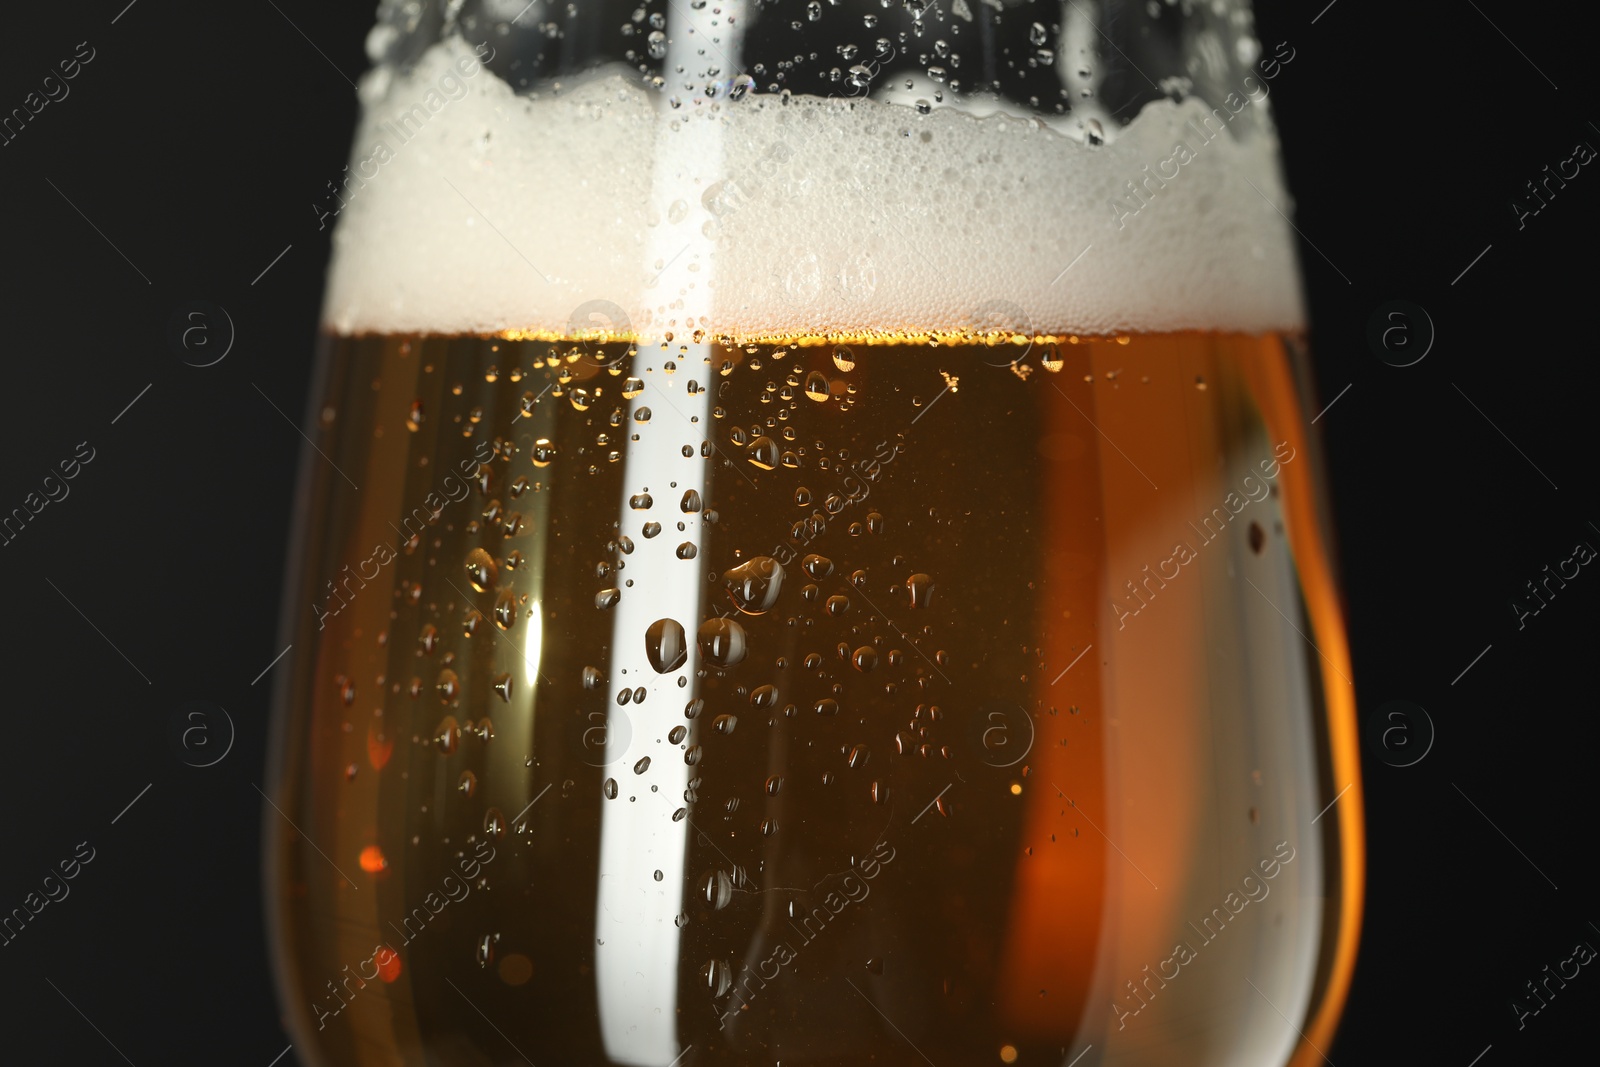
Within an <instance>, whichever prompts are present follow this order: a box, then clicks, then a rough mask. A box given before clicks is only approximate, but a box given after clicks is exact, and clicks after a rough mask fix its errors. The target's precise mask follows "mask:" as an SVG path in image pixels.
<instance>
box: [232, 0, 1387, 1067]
mask: <svg viewBox="0 0 1600 1067" xmlns="http://www.w3.org/2000/svg"><path fill="white" fill-rule="evenodd" d="M368 49H369V52H370V54H371V58H372V61H373V68H372V70H371V71H370V72H369V73H368V74H367V75H366V76H365V78H364V80H363V82H362V85H361V98H362V102H363V107H364V118H363V121H362V124H361V127H360V131H359V133H358V136H357V140H356V144H355V148H354V152H353V155H352V160H351V164H350V166H349V167H348V168H347V170H346V171H345V172H344V173H343V174H342V175H340V176H339V178H338V179H337V180H335V181H333V182H330V183H329V188H328V193H327V195H326V196H325V197H324V198H323V199H322V200H321V201H319V203H318V204H317V205H316V206H315V208H314V210H315V211H316V212H317V213H318V216H319V219H320V221H321V222H322V224H323V225H326V226H333V227H335V231H334V258H333V262H332V266H331V270H330V277H329V283H328V290H327V297H326V310H325V316H324V321H325V343H324V345H323V348H322V352H321V354H320V358H319V361H318V364H317V370H316V374H317V380H316V383H315V385H314V388H315V389H316V391H317V396H318V397H319V399H318V400H317V402H316V403H315V404H314V405H313V408H312V410H313V413H314V414H313V422H314V425H313V426H312V427H310V428H309V431H308V432H309V439H310V440H312V441H313V442H314V445H313V447H312V448H310V449H309V450H308V451H307V452H306V453H305V456H304V460H303V464H304V465H303V470H302V479H301V486H302V493H301V497H300V502H299V508H300V511H299V514H298V515H297V517H296V520H295V529H296V531H297V539H296V548H295V550H294V556H293V560H292V564H291V570H290V579H289V586H288V589H287V594H286V622H285V626H286V637H285V641H286V642H289V643H292V646H293V651H292V653H291V654H290V657H289V658H288V659H287V660H286V661H285V663H286V665H287V666H286V668H284V669H281V670H280V675H279V679H278V681H279V686H278V691H277V705H276V707H277V721H276V724H275V729H274V741H273V753H272V757H271V766H270V768H269V777H268V786H267V792H268V795H269V797H270V800H271V806H269V807H268V808H266V809H264V813H263V817H264V819H265V825H266V827H267V829H268V845H267V851H266V860H265V866H266V879H267V893H268V899H269V901H270V904H269V914H270V925H271V931H272V936H273V938H274V942H275V945H274V948H275V956H276V961H277V962H276V968H277V971H276V980H277V987H278V990H279V993H280V997H281V1002H282V1007H283V1011H284V1013H285V1016H286V1018H287V1019H288V1021H289V1025H290V1027H291V1028H292V1031H293V1033H294V1036H295V1048H296V1051H297V1054H298V1055H300V1056H301V1057H302V1059H303V1060H304V1061H305V1062H307V1063H308V1064H317V1065H346V1064H417V1065H420V1064H451V1065H480V1064H482V1065H487V1064H516V1063H529V1064H538V1065H540V1067H545V1065H548V1064H563V1065H594V1067H600V1065H629V1067H680V1065H682V1067H731V1065H736V1064H737V1065H743V1064H762V1065H782V1067H793V1065H804V1064H818V1065H824V1064H825V1065H830V1067H866V1065H868V1064H871V1065H875V1067H900V1065H905V1067H917V1065H920V1064H924V1063H926V1064H930V1065H934V1067H959V1065H985V1064H1011V1063H1020V1064H1051V1065H1053V1067H1094V1065H1118V1067H1122V1065H1128V1067H1146V1065H1166V1064H1182V1065H1186V1067H1211V1065H1216V1067H1223V1065H1226V1067H1283V1065H1285V1064H1297V1065H1309V1064H1311V1063H1315V1062H1320V1060H1321V1058H1322V1054H1323V1052H1324V1051H1325V1050H1327V1049H1328V1048H1329V1047H1330V1046H1329V1043H1330V1041H1331V1039H1332V1036H1333V1032H1334V1028H1335V1026H1336V1024H1337V1020H1338V1015H1339V1012H1340V1010H1341V1008H1342V1006H1343V1003H1344V999H1345V995H1346V989H1347V986H1348V983H1349V979H1350V975H1351V970H1352V967H1353V965H1354V951H1355V943H1356V939H1357V934H1358V927H1359V920H1360V907H1361V886H1362V878H1363V870H1362V864H1363V852H1362V843H1361V830H1360V826H1361V785H1360V782H1359V777H1358V766H1357V762H1358V761H1357V755H1356V748H1355V744H1356V742H1355V726H1354V696H1353V688H1352V685H1351V680H1350V674H1351V670H1350V666H1349V662H1348V656H1347V650H1346V644H1345V638H1344V634H1343V630H1342V622H1341V617H1340V605H1339V596H1338V592H1337V587H1336V583H1335V579H1334V576H1333V574H1332V570H1331V563H1330V551H1329V540H1328V526H1327V524H1326V513H1325V511H1324V510H1323V496H1322V491H1321V488H1320V483H1321V478H1320V474H1319V468H1318V458H1317V447H1316V443H1315V441H1314V440H1313V439H1312V436H1311V429H1310V427H1309V425H1308V421H1307V419H1308V411H1313V410H1315V408H1314V407H1313V406H1312V404H1313V401H1312V398H1311V379H1310V377H1309V375H1308V369H1307V358H1306V355H1305V353H1304V351H1303V348H1302V340H1301V338H1302V330H1303V324H1304V319H1303V315H1304V310H1303V302H1302V297H1301V291H1300V282H1299V274H1298V267H1297V262H1296V255H1295V245H1294V238H1293V233H1292V229H1291V226H1290V223H1289V221H1288V214H1289V212H1290V211H1291V206H1290V202H1289V199H1288V196H1287V194H1286V192H1285V189H1284V186H1283V183H1282V180H1281V177H1280V170H1279V164H1278V159H1277V145H1276V140H1275V136H1274V128H1273V124H1272V121H1271V118H1270V114H1269V110H1268V108H1269V100H1268V97H1269V95H1270V90H1271V88H1273V82H1274V79H1277V78H1279V77H1292V76H1293V67H1292V64H1293V59H1294V49H1293V47H1292V44H1291V43H1289V42H1283V43H1278V42H1265V41H1259V40H1258V39H1257V37H1256V34H1255V29H1254V24H1253V21H1252V18H1251V13H1250V10H1249V8H1248V6H1246V5H1245V4H1243V3H1241V2H1237V0H1225V2H1219V3H1217V4H1208V5H1172V4H1149V5H1146V4H1142V3H1140V4H1128V3H1119V2H1110V0H1106V2H1098V3H1097V2H1091V0H1076V2H1068V3H1066V4H1059V3H1043V2H1030V0H1021V2H1016V0H1007V2H1004V3H1001V2H999V0H949V2H923V0H906V2H903V3H902V2H900V0H893V2H890V0H828V2H822V0H811V2H809V3H807V2H803V0H794V2H786V3H764V4H757V3H752V2H748V0H669V2H665V3H661V2H654V0H643V2H637V3H636V2H632V0H630V2H629V3H622V4H618V3H610V2H604V0H597V2H594V3H581V4H556V3H548V2H544V0H534V2H532V3H524V2H522V0H511V2H502V0H466V2H464V3H463V2H461V0H451V2H444V0H437V2H435V0H428V2H410V3H399V2H385V3H384V4H383V5H382V8H381V10H380V16H379V24H378V26H377V28H376V29H374V30H373V32H372V34H371V36H370V38H369V40H368ZM1280 84H1281V83H1280Z"/></svg>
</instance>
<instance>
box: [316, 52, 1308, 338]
mask: <svg viewBox="0 0 1600 1067" xmlns="http://www.w3.org/2000/svg"><path fill="white" fill-rule="evenodd" d="M452 64H459V66H458V67H457V68H456V70H457V73H459V72H460V71H461V70H465V69H471V68H473V67H474V66H475V60H474V58H473V55H472V53H471V51H470V50H469V49H468V48H467V46H466V45H465V44H464V43H463V42H461V41H460V40H459V39H452V40H449V41H445V42H443V43H441V44H438V45H436V46H434V47H433V48H432V49H431V50H430V51H429V52H428V53H427V54H426V55H425V56H424V57H423V58H422V60H421V61H419V62H418V64H417V65H416V67H415V68H414V69H413V70H412V71H411V72H409V73H407V74H405V75H403V76H402V75H395V74H393V73H392V72H390V71H388V70H385V69H379V70H376V71H373V72H371V73H369V74H368V75H367V76H366V78H365V79H364V80H363V84H362V96H363V101H364V104H365V114H364V117H363V120H362V123H361V128H360V131H359V133H358V135H357V139H356V148H355V152H354V160H355V161H356V162H353V163H352V165H351V168H350V172H351V173H352V174H357V173H360V174H361V175H363V177H364V185H362V186H360V187H359V188H356V187H355V183H354V182H352V183H351V186H350V187H351V188H353V189H354V190H355V191H354V193H353V195H351V196H349V197H348V198H346V200H347V202H346V206H344V208H343V209H342V210H341V211H340V212H339V216H338V220H337V229H336V231H335V233H334V239H333V242H334V255H333V263H332V266H331V268H330V277H329V284H328V292H327V302H326V306H325V310H324V320H325V324H326V326H327V327H328V328H329V329H331V330H333V331H336V332H339V333H365V332H387V333H409V332H436V333H503V332H514V333H515V332H526V333H529V334H548V335H561V334H568V333H570V332H571V331H572V329H573V326H572V323H573V321H574V313H575V312H579V311H580V309H583V311H582V312H581V314H583V315H584V317H583V318H582V323H581V324H582V325H583V326H584V327H585V328H589V329H593V328H596V327H599V328H603V327H605V326H607V325H608V323H610V322H611V320H614V319H615V318H617V312H616V311H615V310H614V309H613V310H610V311H601V312H599V313H598V314H596V315H593V316H590V315H588V314H587V313H588V312H590V311H593V310H594V308H596V307H597V306H602V307H612V306H614V307H615V308H620V309H621V313H622V314H623V315H625V316H626V320H627V322H626V324H627V325H630V326H631V327H632V329H633V330H634V331H635V332H636V333H637V334H639V335H640V336H641V337H643V338H646V339H652V340H653V339H657V338H660V337H662V336H664V334H666V333H668V332H675V334H677V335H678V336H680V337H681V336H682V335H683V334H687V333H691V332H692V331H693V330H694V329H704V330H706V331H708V333H711V334H716V335H722V334H730V335H734V336H738V337H754V336H767V337H771V336H800V337H805V336H830V337H838V338H845V337H852V338H857V339H860V338H864V337H869V336H872V335H875V334H905V333H909V334H913V335H929V334H947V335H948V334H970V333H973V332H977V333H986V332H991V331H1002V330H1004V331H1015V332H1019V333H1033V334H1041V335H1042V334H1058V335H1059V334H1065V333H1080V334H1105V333H1115V332H1123V331H1141V332H1155V331H1166V330H1176V329H1200V330H1230V331H1244V332H1266V331H1273V330H1292V329H1296V328H1298V327H1300V325H1301V324H1302V321H1303V309H1302V304H1301V294H1300V288H1299V275H1298V268H1297V264H1296V259H1295V253H1294V244H1293V240H1292V236H1291V232H1290V227H1289V223H1288V220H1287V218H1286V217H1285V215H1286V214H1287V213H1288V212H1289V211H1290V210H1291V205H1290V200H1289V197H1288V195H1287V193H1286V192H1285V191H1284V188H1283V184H1282V181H1281V179H1280V176H1279V169H1278V159H1277V142H1276V139H1275V138H1274V137H1273V136H1272V134H1271V133H1270V122H1266V121H1259V120H1264V119H1265V118H1266V116H1265V114H1260V115H1257V116H1255V117H1256V118H1257V120H1258V122H1257V123H1256V129H1255V132H1254V133H1253V134H1252V135H1251V136H1249V137H1247V138H1238V139H1236V138H1235V136H1234V133H1233V131H1232V130H1231V129H1224V128H1222V127H1223V126H1224V121H1223V120H1225V119H1226V118H1227V117H1228V112H1227V111H1226V110H1222V109H1218V111H1217V112H1216V116H1213V112H1212V111H1211V109H1208V108H1207V107H1205V106H1204V105H1203V104H1202V103H1200V102H1199V101H1198V100H1193V99H1191V100H1188V101H1185V102H1184V103H1181V104H1175V103H1172V102H1170V101H1165V100H1163V101H1157V102H1153V103H1151V104H1148V105H1147V106H1146V107H1145V108H1144V110H1143V111H1142V112H1141V113H1140V114H1139V116H1138V117H1137V118H1136V119H1135V120H1134V121H1133V122H1132V123H1130V124H1129V125H1128V126H1127V127H1126V128H1125V129H1123V130H1121V131H1120V132H1119V133H1118V135H1117V137H1116V138H1115V140H1114V141H1112V142H1111V143H1109V144H1104V145H1099V146H1089V145H1084V144H1081V143H1079V142H1078V141H1076V140H1074V139H1072V138H1070V137H1068V136H1066V135H1064V134H1062V133H1060V132H1058V131H1057V130H1055V129H1052V128H1050V127H1049V126H1047V125H1046V124H1045V123H1043V122H1042V121H1039V120H1036V119H1031V118H1018V117H1014V116H1008V115H1003V114H991V115H988V116H985V117H983V118H976V117H974V116H972V115H969V114H965V113H962V112H961V111H959V110H956V109H954V108H949V107H945V108H938V109H935V110H933V111H932V113H930V114H927V115H922V114H918V113H917V112H916V110H915V109H913V108H907V107H904V106H901V105H898V104H889V103H881V102H878V101H873V100H860V99H857V100H850V99H823V98H816V97H792V98H787V99H786V100H785V99H783V98H780V97H777V96H773V95H764V94H758V95H752V96H747V97H745V98H744V99H742V100H737V101H733V100H722V101H719V102H716V103H712V102H709V101H705V100H703V99H702V100H699V101H698V102H697V101H696V100H695V99H690V100H686V101H684V102H683V104H682V106H681V107H680V108H677V109H672V108H669V107H667V106H665V102H664V101H661V100H659V99H658V97H659V94H658V93H655V92H650V91H647V90H646V89H644V88H641V87H639V85H638V84H637V78H636V77H629V76H627V75H625V74H615V73H611V74H601V75H596V76H592V77H590V78H589V79H588V80H585V81H581V82H579V83H576V84H573V85H571V86H570V87H569V88H565V89H562V90H561V91H559V92H549V91H547V92H545V93H542V94H541V95H540V96H539V98H537V99H530V98H526V97H519V96H517V95H516V94H515V93H514V92H513V91H512V89H511V87H510V86H508V85H507V84H506V83H505V82H503V81H501V80H500V79H499V78H497V77H496V76H495V75H494V74H492V73H490V72H489V71H487V70H483V69H476V70H474V73H472V74H471V75H470V76H467V77H458V78H452V77H451V76H450V73H449V72H450V69H451V65H452ZM462 86H464V87H465V88H464V92H463V91H462V89H461V87H462ZM446 90H448V92H446ZM430 93H431V94H432V95H431V96H430ZM452 93H453V94H456V96H455V98H454V99H452V98H451V95H450V94H452ZM1235 99H1237V98H1235ZM430 103H431V104H432V105H434V106H433V107H432V108H429V107H428V104H430ZM1246 106H1247V107H1253V108H1255V109H1256V110H1257V111H1263V112H1264V108H1262V106H1261V105H1260V104H1259V103H1258V104H1249V105H1246ZM408 113H409V114H411V115H412V118H411V119H410V122H409V126H408V127H407V128H406V129H405V130H401V128H400V127H399V126H398V123H399V120H400V119H401V118H402V117H403V116H405V115H407V114H408ZM1218 116H1219V117H1218ZM1203 120H1209V128H1208V127H1206V126H1205V125H1204V124H1203ZM662 123H665V124H668V126H669V128H671V127H672V125H673V124H676V128H677V129H680V130H684V129H686V128H687V125H688V124H692V123H715V124H718V125H720V126H721V130H720V137H719V140H720V142H721V144H722V145H723V146H724V151H725V159H726V162H725V165H724V166H723V168H722V173H723V174H724V175H725V178H724V180H723V181H722V182H721V183H720V185H719V184H718V183H716V182H706V183H704V188H702V190H701V198H700V200H699V201H698V202H696V201H689V200H684V199H676V200H672V201H671V202H660V201H665V200H666V197H665V196H663V195H661V194H659V193H657V192H655V191H653V189H652V174H653V173H656V172H657V171H656V168H657V166H658V163H661V162H664V163H666V164H667V165H668V166H669V167H670V165H671V161H670V160H665V161H658V160H657V159H655V158H654V156H655V154H656V153H658V152H666V151H670V146H671V144H672V143H673V138H672V137H670V136H666V137H663V136H658V134H657V126H658V124H662ZM1208 129H1209V133H1210V139H1209V140H1208V139H1207V131H1208ZM684 140H685V141H686V142H688V141H693V140H695V139H694V138H688V137H686V138H684ZM1179 143H1182V144H1183V145H1185V146H1187V147H1186V150H1185V152H1182V153H1176V156H1175V152H1176V146H1177V145H1178V144H1179ZM380 144H381V145H382V146H383V147H382V149H380V148H379V145H380ZM663 145H665V146H667V147H662V146H663ZM375 154H376V158H377V159H382V158H384V157H387V159H386V161H384V162H377V161H376V159H375ZM1187 154H1192V158H1188V160H1187V162H1180V160H1181V159H1182V158H1184V157H1185V155H1187ZM367 160H372V162H368V163H364V164H363V163H362V162H361V161H367ZM691 162H692V161H686V166H688V165H689V164H690V163H691ZM1147 166H1148V168H1149V170H1148V171H1147V170H1146V169H1145V168H1146V167H1147ZM1130 181H1132V182H1134V183H1136V184H1138V185H1139V186H1140V188H1141V189H1142V190H1144V193H1143V199H1142V200H1141V199H1138V198H1135V197H1134V196H1133V195H1132V194H1131V193H1130V190H1129V187H1128V184H1127V183H1129V182H1130ZM1252 186H1253V187H1252ZM337 204H338V201H335V200H333V199H332V198H331V197H330V198H329V199H328V200H327V202H326V204H325V205H324V206H325V207H327V208H332V207H335V206H337ZM1119 204H1120V206H1118V205H1119ZM1280 209H1281V211H1282V212H1283V214H1280ZM679 234H681V235H682V240H681V241H679V240H678V235H679ZM708 238H709V240H708ZM674 245H681V246H682V247H683V249H684V251H683V253H682V254H683V255H684V256H685V257H686V258H687V260H688V263H687V269H686V270H685V269H684V264H676V265H674V268H675V269H673V270H672V271H670V272H666V273H664V268H665V267H667V266H668V265H669V263H670V260H669V259H668V258H667V257H665V256H663V255H662V254H661V253H660V249H662V248H671V247H673V246H674ZM658 276H660V277H663V278H670V279H672V281H671V283H670V284H671V285H672V289H671V291H663V289H662V286H661V285H660V284H658V283H657V282H656V281H655V279H656V278H657V277H658ZM698 286H704V287H706V289H707V290H709V292H710V294H711V299H710V300H709V302H707V301H706V300H705V299H704V293H698V294H692V293H689V291H688V290H689V289H692V288H694V287H698ZM596 301H599V302H606V303H605V304H603V305H596V304H594V303H592V302H596ZM586 305H587V306H586ZM685 307H687V308H690V309H696V310H699V311H701V312H702V314H701V315H700V317H699V318H696V319H694V320H693V321H684V311H683V310H682V309H683V308H685ZM706 307H710V308H711V311H710V312H709V314H706V313H703V311H704V309H705V308H706ZM618 325H620V324H618ZM683 339H687V338H683Z"/></svg>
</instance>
